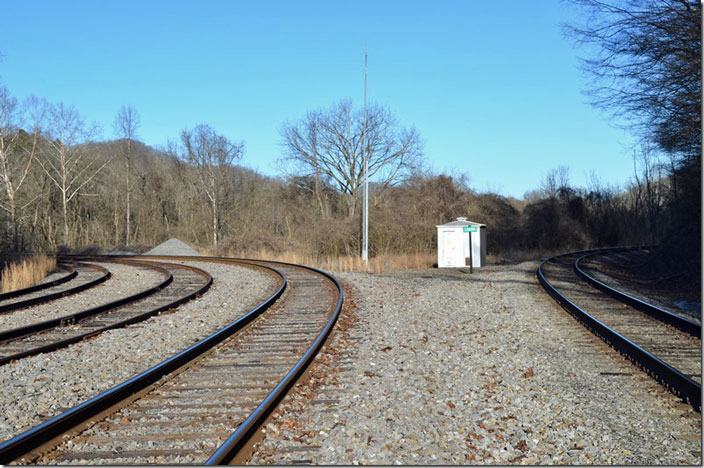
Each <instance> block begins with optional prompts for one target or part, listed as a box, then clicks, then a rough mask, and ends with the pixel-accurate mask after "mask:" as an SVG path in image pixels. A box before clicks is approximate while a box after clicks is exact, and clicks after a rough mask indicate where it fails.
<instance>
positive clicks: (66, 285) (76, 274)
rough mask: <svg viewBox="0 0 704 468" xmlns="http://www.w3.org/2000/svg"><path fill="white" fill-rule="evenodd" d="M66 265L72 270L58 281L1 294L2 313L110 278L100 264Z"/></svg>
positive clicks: (74, 291)
mask: <svg viewBox="0 0 704 468" xmlns="http://www.w3.org/2000/svg"><path fill="white" fill-rule="evenodd" d="M64 267H66V268H67V269H68V270H70V271H69V273H68V274H67V275H65V276H64V277H62V278H59V279H58V280H57V281H52V282H51V283H47V284H40V285H38V286H34V287H31V288H26V289H21V290H19V291H13V292H11V293H9V294H7V295H5V296H4V297H2V296H0V313H2V314H6V313H8V312H13V311H15V310H20V309H24V308H27V307H32V306H35V305H38V304H43V303H45V302H49V301H53V300H56V299H59V298H62V297H64V296H68V295H71V294H76V293H79V292H81V291H85V290H86V289H89V288H92V287H94V286H97V285H99V284H101V283H103V282H105V281H107V280H108V279H109V278H110V272H109V271H108V270H106V269H105V268H103V267H101V266H99V265H93V264H90V263H84V262H75V263H71V264H68V265H64Z"/></svg>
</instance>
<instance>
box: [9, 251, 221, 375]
mask: <svg viewBox="0 0 704 468" xmlns="http://www.w3.org/2000/svg"><path fill="white" fill-rule="evenodd" d="M120 263H126V264H129V263H138V264H140V265H145V266H147V267H149V268H152V269H154V270H157V271H159V272H161V273H162V274H164V275H165V277H166V278H165V279H164V280H163V281H162V282H161V283H159V284H157V285H156V286H153V287H151V288H148V289H145V290H143V291H140V292H138V293H137V294H133V295H131V296H127V297H123V298H121V299H118V300H116V301H112V302H108V303H106V304H101V305H99V306H97V307H93V308H90V309H86V310H83V311H80V312H76V313H75V314H69V315H65V316H63V317H58V318H55V319H51V320H46V321H43V322H39V323H34V324H31V325H27V326H24V327H19V328H15V329H12V330H7V331H4V332H0V341H5V340H10V339H13V338H18V337H21V336H26V335H32V334H35V333H39V332H41V331H45V330H49V329H52V328H56V327H59V326H62V325H67V324H72V323H76V322H78V321H80V320H83V319H86V318H89V317H93V316H95V315H98V314H101V313H103V312H107V311H109V310H112V309H117V308H119V307H121V306H124V305H127V304H130V303H132V302H136V301H138V300H140V299H143V298H145V297H147V296H151V295H153V294H154V293H156V292H158V291H160V290H162V289H164V288H165V287H167V286H168V285H169V284H171V283H172V282H173V275H172V274H171V273H169V271H167V270H166V269H164V268H162V267H160V266H158V265H156V264H151V265H150V264H149V262H120ZM196 270H198V269H196ZM200 272H202V275H203V276H204V278H205V279H206V283H205V284H204V285H203V286H202V287H201V288H200V289H199V290H198V291H196V292H194V293H192V294H188V295H187V296H184V297H183V298H180V299H179V300H178V301H173V302H171V303H169V304H165V305H163V306H161V307H158V308H155V309H151V310H149V311H147V312H144V313H143V314H139V315H137V316H134V317H131V318H129V319H126V320H122V321H120V322H115V323H113V324H110V325H106V326H105V327H102V328H99V329H95V330H92V331H90V332H87V333H82V334H79V335H74V336H71V337H69V338H66V339H63V340H60V341H56V342H54V343H50V344H47V345H44V346H39V347H37V348H33V349H29V350H27V351H23V352H20V353H15V354H12V355H9V356H5V357H0V365H4V364H7V363H8V362H11V361H14V360H17V359H21V358H24V357H28V356H34V355H37V354H41V353H46V352H51V351H55V350H57V349H60V348H64V347H66V346H68V345H70V344H73V343H77V342H79V341H82V340H84V339H86V338H89V337H91V336H95V335H98V334H100V333H103V332H105V331H107V330H112V329H114V328H121V327H125V326H127V325H129V324H132V323H136V322H139V321H142V320H146V319H148V318H149V317H151V316H153V315H156V314H158V313H160V312H163V311H165V310H168V309H171V308H173V307H177V306H178V305H179V304H181V303H182V302H183V301H185V300H190V299H192V298H194V297H196V296H197V295H201V294H203V293H205V291H207V290H208V288H209V287H210V285H211V284H212V282H213V278H212V276H210V275H209V274H208V273H207V272H205V271H202V270H200ZM179 301H181V302H179Z"/></svg>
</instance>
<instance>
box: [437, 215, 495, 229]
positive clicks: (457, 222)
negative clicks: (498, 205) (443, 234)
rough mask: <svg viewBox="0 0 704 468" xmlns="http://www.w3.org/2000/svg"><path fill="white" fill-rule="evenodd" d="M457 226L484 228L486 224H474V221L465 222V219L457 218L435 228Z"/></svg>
mask: <svg viewBox="0 0 704 468" xmlns="http://www.w3.org/2000/svg"><path fill="white" fill-rule="evenodd" d="M458 226H480V227H486V224H482V223H475V222H474V221H467V218H462V217H460V218H457V219H456V220H454V221H450V222H449V223H445V224H438V225H437V226H435V227H458Z"/></svg>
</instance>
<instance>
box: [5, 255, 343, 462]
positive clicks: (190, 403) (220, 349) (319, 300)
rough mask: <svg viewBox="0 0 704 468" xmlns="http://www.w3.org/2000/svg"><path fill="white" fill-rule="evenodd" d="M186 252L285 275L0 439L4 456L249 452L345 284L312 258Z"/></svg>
mask: <svg viewBox="0 0 704 468" xmlns="http://www.w3.org/2000/svg"><path fill="white" fill-rule="evenodd" d="M159 259H160V260H162V261H165V260H180V259H179V258H175V257H167V258H164V257H159ZM184 259H186V258H184ZM186 260H190V261H193V260H197V261H213V262H223V263H234V264H239V265H247V266H250V267H256V268H265V269H267V271H269V272H270V273H271V274H275V275H277V276H278V277H279V278H280V281H279V285H278V287H277V290H276V291H275V292H274V293H273V294H272V295H271V296H270V297H269V298H268V299H267V300H265V301H264V302H262V303H261V304H259V305H258V306H257V307H255V308H254V309H252V310H251V311H250V312H248V313H247V314H245V315H243V316H242V317H240V318H239V319H237V320H236V321H235V322H233V323H231V324H230V325H228V326H227V327H225V328H223V329H221V330H219V331H218V332H216V333H214V334H212V335H210V336H209V337H207V338H205V339H203V340H201V341H199V342H198V343H196V344H194V345H192V346H191V347H189V348H187V349H186V350H184V351H182V352H181V353H179V354H177V355H175V356H173V357H171V358H169V359H168V360H166V361H164V362H162V363H160V364H158V365H157V366H154V367H152V368H151V369H149V370H147V371H145V372H143V373H142V374H140V375H138V376H135V377H133V378H132V379H130V380H128V381H126V382H123V383H122V384H120V385H118V386H116V387H113V388H112V389H110V390H108V391H107V392H104V393H102V394H101V395H98V396H96V397H94V398H92V399H91V400H89V401H87V402H84V403H83V404H81V405H79V406H77V407H74V408H72V409H70V410H68V411H66V412H65V413H63V414H61V415H59V416H57V417H56V418H53V419H51V420H49V421H46V422H44V423H42V424H40V425H39V426H36V427H35V428H33V429H30V430H29V431H26V432H24V433H22V434H20V435H18V436H16V437H14V438H12V439H10V440H8V441H6V442H4V443H2V444H0V463H4V464H7V463H10V462H13V461H15V462H19V463H37V464H56V463H68V464H109V465H124V464H152V463H158V464H184V463H186V464H202V463H206V464H226V463H231V462H237V461H241V460H243V459H244V458H246V457H247V454H248V450H249V448H250V447H251V446H252V444H253V442H254V440H253V438H254V437H255V436H256V435H257V434H258V428H259V427H260V425H261V424H263V423H264V422H265V421H266V419H267V417H268V416H269V415H270V414H271V412H272V411H273V409H274V408H275V406H276V404H278V402H279V401H280V400H281V399H282V398H283V397H284V396H285V394H286V392H288V390H289V389H290V388H291V387H292V386H293V385H294V384H295V382H296V381H297V379H298V378H299V377H300V376H301V375H302V374H303V372H304V371H305V369H306V367H307V366H308V365H309V364H310V362H311V361H312V359H313V357H314V356H315V355H316V354H317V352H318V350H319V349H320V348H321V347H322V345H323V343H324V341H325V339H326V338H327V336H328V335H329V333H330V331H331V330H332V327H333V326H334V324H335V321H336V320H337V316H338V314H339V312H340V309H341V307H342V301H343V296H342V287H341V286H340V284H339V283H338V282H337V280H336V279H335V278H334V277H332V276H330V275H328V274H327V273H324V272H322V271H319V270H315V269H312V268H308V267H303V266H297V265H291V264H283V263H272V262H255V261H246V262H245V261H236V260H234V259H223V258H203V257H201V258H194V257H189V258H187V259H186Z"/></svg>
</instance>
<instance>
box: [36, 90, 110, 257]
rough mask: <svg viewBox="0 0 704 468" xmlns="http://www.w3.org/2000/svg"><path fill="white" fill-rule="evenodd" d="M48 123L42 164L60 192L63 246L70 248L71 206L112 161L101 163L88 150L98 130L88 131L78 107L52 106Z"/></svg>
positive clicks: (95, 155)
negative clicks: (87, 145) (88, 145)
mask: <svg viewBox="0 0 704 468" xmlns="http://www.w3.org/2000/svg"><path fill="white" fill-rule="evenodd" d="M48 119H49V122H48V128H47V132H48V134H49V138H48V148H47V149H46V151H44V152H43V153H44V155H43V156H44V157H42V158H39V161H40V164H41V166H42V169H43V170H44V173H45V174H46V176H47V177H48V178H49V179H50V180H51V181H52V182H53V184H54V186H55V187H56V188H57V189H58V190H59V194H60V197H61V215H62V222H63V242H64V243H65V244H67V245H70V243H71V241H72V236H71V230H70V228H69V203H71V202H72V201H73V200H74V199H75V198H76V196H77V195H78V194H80V193H81V192H82V191H83V190H84V189H85V187H86V186H87V185H88V184H89V183H90V182H91V181H92V180H93V179H95V177H96V176H97V175H98V174H100V172H101V171H102V170H103V168H104V167H105V166H106V165H107V163H108V160H105V161H103V162H102V163H101V159H100V158H99V157H98V155H97V154H96V153H94V152H91V151H89V149H88V148H87V147H86V145H85V143H87V142H88V141H90V139H91V138H92V137H93V136H94V134H95V132H96V130H95V128H88V127H86V124H85V123H84V122H83V120H82V119H81V116H80V115H79V114H78V111H76V109H75V108H74V107H72V106H66V105H64V104H63V103H59V104H57V105H55V106H52V107H51V109H50V111H49V115H48Z"/></svg>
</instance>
